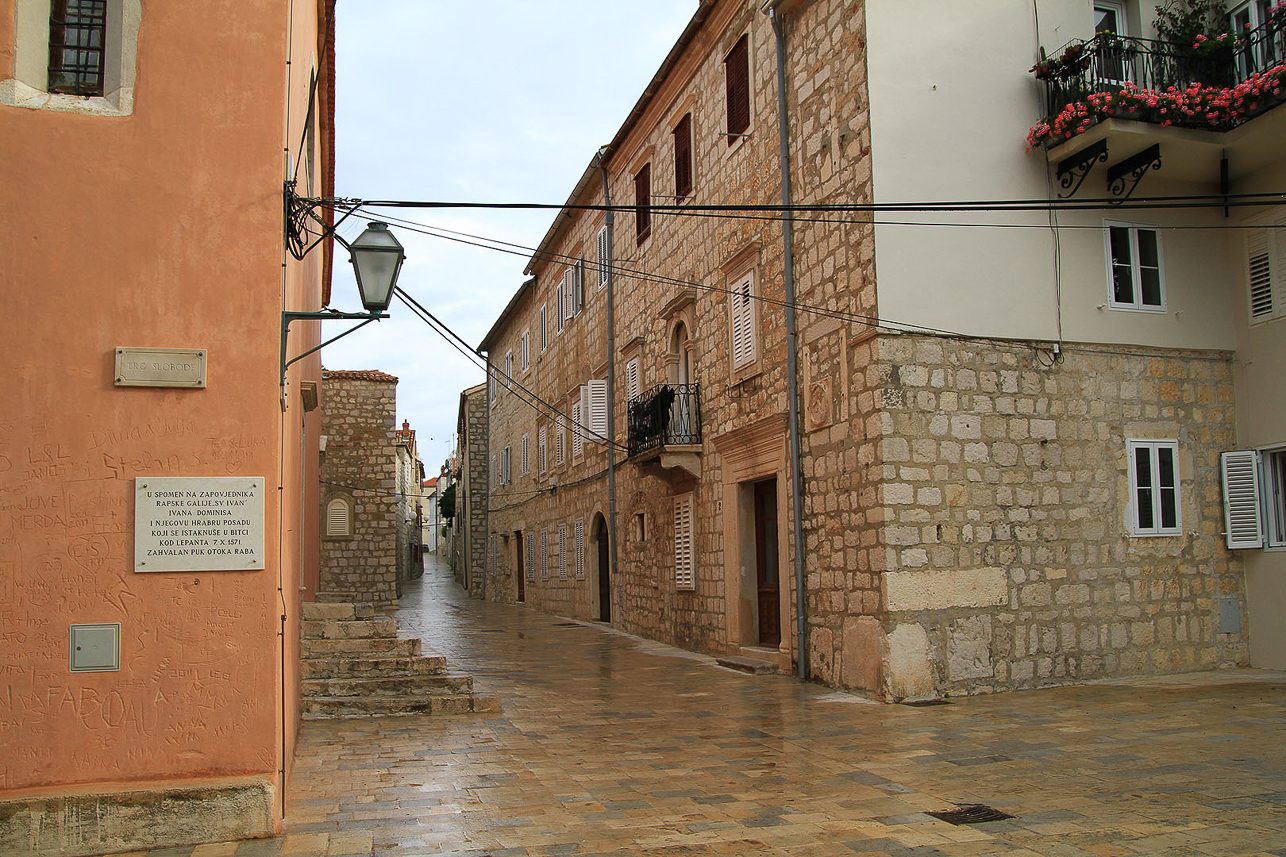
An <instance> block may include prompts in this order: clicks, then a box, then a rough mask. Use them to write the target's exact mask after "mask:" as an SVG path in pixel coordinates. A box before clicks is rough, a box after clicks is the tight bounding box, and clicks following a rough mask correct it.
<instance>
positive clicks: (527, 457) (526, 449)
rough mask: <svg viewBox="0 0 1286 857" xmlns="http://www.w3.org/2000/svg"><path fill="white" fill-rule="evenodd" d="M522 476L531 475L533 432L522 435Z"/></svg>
mask: <svg viewBox="0 0 1286 857" xmlns="http://www.w3.org/2000/svg"><path fill="white" fill-rule="evenodd" d="M521 464H522V475H523V476H526V475H528V474H529V473H531V432H523V433H522V462H521Z"/></svg>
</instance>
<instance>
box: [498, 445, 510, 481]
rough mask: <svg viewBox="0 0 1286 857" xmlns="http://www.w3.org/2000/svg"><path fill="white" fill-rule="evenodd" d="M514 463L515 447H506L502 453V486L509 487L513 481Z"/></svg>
mask: <svg viewBox="0 0 1286 857" xmlns="http://www.w3.org/2000/svg"><path fill="white" fill-rule="evenodd" d="M512 463H513V447H509V446H506V447H505V448H504V450H503V451H502V452H501V453H500V484H501V485H508V484H509V483H510V482H511V481H512V474H511V472H510V466H511V465H512Z"/></svg>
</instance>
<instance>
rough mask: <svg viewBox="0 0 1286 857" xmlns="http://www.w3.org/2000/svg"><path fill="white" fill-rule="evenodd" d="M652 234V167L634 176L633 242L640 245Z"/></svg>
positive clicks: (645, 166)
mask: <svg viewBox="0 0 1286 857" xmlns="http://www.w3.org/2000/svg"><path fill="white" fill-rule="evenodd" d="M651 234H652V165H651V164H644V165H643V169H641V170H639V171H638V172H637V173H635V175H634V240H635V241H637V242H638V243H639V244H642V243H643V242H644V241H646V240H647V238H648V236H649V235H651Z"/></svg>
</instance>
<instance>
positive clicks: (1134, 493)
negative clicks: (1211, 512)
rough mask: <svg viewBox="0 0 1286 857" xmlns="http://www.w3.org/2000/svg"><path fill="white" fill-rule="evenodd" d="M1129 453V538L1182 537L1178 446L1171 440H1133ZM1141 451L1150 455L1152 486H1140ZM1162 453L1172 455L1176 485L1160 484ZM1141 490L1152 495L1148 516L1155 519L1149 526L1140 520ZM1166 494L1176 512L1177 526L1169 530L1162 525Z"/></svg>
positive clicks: (1128, 441)
mask: <svg viewBox="0 0 1286 857" xmlns="http://www.w3.org/2000/svg"><path fill="white" fill-rule="evenodd" d="M1126 449H1127V452H1128V454H1127V456H1126V462H1127V466H1128V468H1129V471H1130V472H1129V477H1130V499H1129V502H1128V503H1127V504H1126V510H1127V512H1126V514H1127V515H1128V529H1129V531H1130V535H1132V536H1135V537H1138V538H1146V537H1153V536H1157V537H1160V536H1181V535H1183V474H1182V472H1181V466H1180V462H1179V442H1178V441H1177V440H1170V439H1167V440H1142V439H1130V440H1127V441H1126ZM1142 450H1147V451H1148V470H1149V480H1150V484H1149V485H1147V486H1140V485H1139V480H1138V469H1139V468H1138V457H1139V453H1140V451H1142ZM1163 450H1164V451H1168V452H1169V453H1170V455H1171V461H1172V462H1173V465H1174V467H1173V475H1174V484H1173V485H1169V486H1167V485H1164V484H1162V482H1161V466H1160V459H1161V456H1160V453H1161V451H1163ZM1140 490H1146V491H1148V492H1149V494H1148V502H1149V505H1150V508H1149V510H1148V512H1149V514H1150V515H1151V518H1152V524H1151V525H1150V526H1144V525H1143V524H1142V522H1141V520H1140V513H1141V503H1140V497H1139V492H1140ZM1166 492H1170V493H1171V497H1172V502H1173V509H1174V524H1173V525H1172V526H1169V527H1167V526H1165V525H1164V524H1163V523H1162V521H1163V520H1164V519H1165V514H1164V512H1165V505H1166Z"/></svg>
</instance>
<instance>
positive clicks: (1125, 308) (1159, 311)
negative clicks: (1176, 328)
mask: <svg viewBox="0 0 1286 857" xmlns="http://www.w3.org/2000/svg"><path fill="white" fill-rule="evenodd" d="M1107 308H1108V309H1110V310H1112V311H1113V312H1147V313H1152V314H1154V315H1163V314H1164V313H1165V311H1166V308H1165V307H1164V306H1143V307H1140V306H1130V305H1129V304H1114V303H1109V304H1108V305H1107Z"/></svg>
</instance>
